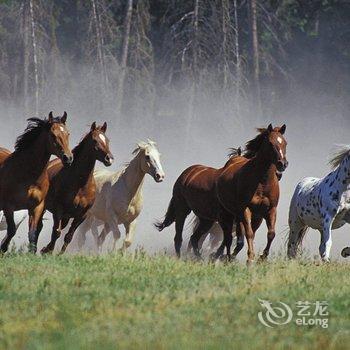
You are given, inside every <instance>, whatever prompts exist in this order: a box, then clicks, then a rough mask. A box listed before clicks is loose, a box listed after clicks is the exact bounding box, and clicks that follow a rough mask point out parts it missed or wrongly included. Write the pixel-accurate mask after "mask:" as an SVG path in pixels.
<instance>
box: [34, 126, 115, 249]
mask: <svg viewBox="0 0 350 350" xmlns="http://www.w3.org/2000/svg"><path fill="white" fill-rule="evenodd" d="M106 130H107V123H104V124H103V126H96V123H95V122H94V123H92V125H91V129H90V132H89V133H87V134H86V135H85V136H84V138H83V139H82V140H81V141H80V143H79V144H78V146H76V147H75V148H74V149H73V155H74V160H73V163H72V165H71V166H70V167H69V168H64V167H63V165H62V163H61V161H60V160H59V159H55V160H53V161H51V162H50V164H49V166H48V174H49V179H50V189H49V194H48V196H47V200H46V208H47V209H48V210H49V211H50V212H51V213H52V216H53V228H52V235H51V241H50V243H49V244H48V245H47V246H46V247H45V248H43V249H42V250H41V252H42V253H51V252H52V251H53V249H54V248H55V243H56V240H57V239H58V237H59V236H60V234H61V230H63V229H64V228H65V227H66V226H67V224H68V222H69V219H71V218H73V222H72V224H71V226H70V228H69V231H68V233H67V234H66V235H65V237H64V244H63V247H62V250H61V253H63V252H64V251H65V250H66V248H67V246H68V244H69V243H70V241H71V240H72V238H73V235H74V232H75V230H76V229H77V228H78V226H79V225H80V224H81V223H82V222H83V221H84V220H85V217H86V212H87V211H88V210H89V209H90V208H91V206H92V205H93V203H94V201H95V192H96V184H95V180H94V176H93V172H94V167H95V163H96V160H99V161H100V162H102V163H103V164H104V165H105V166H110V165H111V164H112V162H113V156H112V154H111V152H110V150H109V140H108V138H107V137H106V135H105V132H106Z"/></svg>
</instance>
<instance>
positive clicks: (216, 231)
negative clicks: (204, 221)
mask: <svg viewBox="0 0 350 350" xmlns="http://www.w3.org/2000/svg"><path fill="white" fill-rule="evenodd" d="M222 240H223V234H222V230H221V227H220V225H218V224H216V223H214V225H213V226H212V228H211V229H210V236H209V245H210V250H211V251H213V250H215V249H217V248H218V245H219V244H220V243H221V242H222Z"/></svg>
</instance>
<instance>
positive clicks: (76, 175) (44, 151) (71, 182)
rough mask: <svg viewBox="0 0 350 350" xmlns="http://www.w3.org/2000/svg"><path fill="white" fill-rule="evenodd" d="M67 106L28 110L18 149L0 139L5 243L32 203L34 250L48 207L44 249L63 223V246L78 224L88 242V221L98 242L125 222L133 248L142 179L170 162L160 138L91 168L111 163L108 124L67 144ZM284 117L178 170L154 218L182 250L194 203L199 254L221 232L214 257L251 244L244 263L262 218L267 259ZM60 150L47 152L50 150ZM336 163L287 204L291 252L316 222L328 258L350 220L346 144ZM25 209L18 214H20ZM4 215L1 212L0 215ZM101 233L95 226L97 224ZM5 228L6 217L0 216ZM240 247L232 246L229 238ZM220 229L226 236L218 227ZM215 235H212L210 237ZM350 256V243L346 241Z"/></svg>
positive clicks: (159, 176) (4, 245)
mask: <svg viewBox="0 0 350 350" xmlns="http://www.w3.org/2000/svg"><path fill="white" fill-rule="evenodd" d="M66 120H67V113H66V112H64V114H63V115H62V116H60V117H53V115H52V112H50V114H49V116H48V118H45V119H40V118H30V119H28V122H29V123H28V126H27V128H26V129H25V131H24V132H23V134H22V135H20V136H19V137H18V138H17V140H16V144H15V149H14V151H13V152H11V151H9V150H7V149H4V148H0V210H1V211H2V212H1V215H4V217H5V219H6V229H7V233H6V235H5V237H4V238H3V239H2V241H1V246H0V250H1V252H3V253H4V252H6V251H7V250H8V247H9V244H10V241H11V239H12V238H13V237H14V235H15V234H16V230H17V228H18V225H19V224H18V222H17V219H16V213H18V211H20V210H27V211H28V217H29V233H28V238H29V251H30V252H32V253H36V251H37V242H38V237H39V234H40V232H41V230H42V228H43V215H44V213H45V211H49V212H51V213H52V218H53V227H52V234H51V240H50V242H49V243H48V244H47V245H46V246H45V247H44V248H43V249H42V250H41V253H43V254H44V253H51V252H53V250H54V248H55V243H56V241H57V239H58V238H59V237H60V235H61V231H62V230H63V229H65V228H66V227H67V226H68V224H69V223H70V225H69V229H68V232H67V233H66V234H65V236H64V243H63V246H62V248H61V252H62V253H63V252H64V251H65V250H66V248H67V246H68V245H69V243H70V242H71V240H72V238H73V236H74V233H75V231H76V230H77V229H78V227H79V226H80V229H79V237H78V238H79V239H78V246H79V247H82V246H83V245H84V242H85V237H86V233H87V232H88V231H89V230H91V232H92V234H93V236H94V237H95V242H96V244H97V245H98V246H99V247H100V246H101V245H102V244H103V242H104V240H105V238H106V236H107V234H108V233H110V232H111V233H112V234H113V239H114V244H116V242H117V241H118V239H119V238H120V236H121V234H120V231H119V226H120V225H124V227H125V231H126V237H125V240H124V243H123V247H122V249H126V248H128V247H129V246H130V245H131V243H132V241H133V237H134V233H135V224H136V219H137V217H138V215H139V214H140V211H141V209H142V202H143V199H142V185H143V182H144V177H145V175H146V174H149V175H150V176H151V177H153V179H154V180H155V181H156V182H158V183H159V182H162V181H163V179H164V171H163V168H162V165H161V162H160V153H159V151H158V149H157V147H156V144H155V142H153V141H150V140H148V141H147V142H140V143H139V144H138V145H137V148H136V149H135V150H134V151H133V155H134V158H133V159H132V160H131V161H130V163H128V164H127V165H126V166H125V167H124V168H123V169H122V170H120V171H118V172H110V171H107V170H105V169H101V170H95V169H94V168H95V163H96V161H97V160H98V161H100V162H102V163H103V164H104V165H105V166H106V167H108V166H110V165H111V164H112V163H113V159H114V158H113V155H112V153H111V151H110V149H109V139H108V137H107V136H106V131H107V124H106V123H104V124H103V125H96V123H95V122H94V123H92V125H91V127H90V130H89V131H88V132H87V133H86V134H85V135H84V136H83V138H82V140H81V141H80V143H79V144H78V145H77V146H76V147H75V148H73V150H71V149H70V146H69V131H68V128H67V126H66ZM285 131H286V125H282V126H281V127H273V126H272V125H271V124H270V125H269V126H268V127H267V128H260V129H258V135H257V136H256V137H255V138H254V139H252V140H250V141H248V142H247V143H246V145H245V149H244V150H243V151H242V150H241V149H240V148H237V149H232V152H231V153H230V155H229V160H228V161H227V162H226V164H225V165H224V166H223V167H222V168H218V169H216V168H212V167H207V166H204V165H193V166H191V167H189V168H187V169H186V170H184V171H183V172H182V174H181V175H180V176H179V177H178V179H177V180H176V182H175V185H174V187H173V194H172V198H171V201H170V203H169V206H168V210H167V212H166V214H165V218H164V220H163V221H160V222H157V223H155V226H156V228H157V229H158V230H159V231H162V230H163V229H164V228H166V227H168V226H170V225H171V224H172V223H175V231H176V234H175V238H174V242H175V251H176V254H177V255H178V256H179V257H180V254H181V246H182V232H183V227H184V223H185V220H186V217H187V216H188V215H189V214H190V213H191V212H193V213H194V214H195V216H196V225H195V228H194V231H193V234H192V236H191V238H190V241H189V245H188V248H189V249H193V253H194V255H195V256H196V257H198V258H199V257H201V247H202V244H203V239H204V238H205V237H206V235H208V234H211V235H212V236H213V237H214V238H215V237H216V240H218V238H217V237H219V236H220V234H219V233H216V234H215V232H217V230H216V229H215V227H218V226H219V227H220V228H221V230H222V233H223V236H222V237H223V238H222V239H220V243H221V244H220V245H219V247H218V248H217V250H216V251H215V252H214V253H213V254H212V255H211V257H212V258H213V259H219V258H221V257H223V256H224V255H223V254H224V252H225V249H226V257H227V258H228V259H231V258H234V257H235V256H236V255H237V254H238V253H239V252H240V250H241V249H242V248H243V246H244V237H245V238H246V241H247V245H248V263H249V264H250V263H252V262H253V261H254V259H255V253H254V237H255V232H256V230H257V229H258V228H259V227H260V225H261V224H262V222H263V220H265V221H266V225H267V228H268V233H267V245H266V247H265V249H264V251H263V253H262V255H261V256H260V259H266V258H267V257H268V255H269V252H270V247H271V244H272V241H273V239H274V237H275V224H276V215H277V207H278V201H279V195H280V189H279V181H280V179H281V177H282V173H283V172H284V171H285V170H286V168H287V167H288V161H287V158H286V149H287V141H286V139H285V137H284V134H285ZM52 155H53V156H56V157H57V158H55V159H53V160H51V161H50V158H51V156H52ZM330 163H331V166H332V170H331V172H330V173H329V174H327V175H326V176H325V177H323V178H311V177H309V178H305V179H303V180H302V181H300V182H299V183H298V185H297V186H296V189H295V191H294V195H293V198H292V200H291V205H290V210H289V228H290V230H289V237H288V256H289V257H291V258H294V257H295V256H296V254H297V252H298V248H299V247H300V245H301V242H302V240H303V238H304V235H305V233H306V231H307V228H309V227H311V228H313V229H316V230H319V231H320V233H321V243H320V246H319V252H320V256H321V258H322V260H324V261H329V258H330V249H331V245H332V233H331V231H332V229H337V228H339V227H341V226H343V225H344V224H346V223H350V147H348V146H346V147H343V148H342V149H341V150H340V151H339V152H337V153H336V154H335V155H334V156H333V158H332V160H331V162H330ZM24 218H25V216H23V215H22V216H21V219H20V220H21V221H23V220H24ZM0 221H1V220H0ZM100 226H102V232H100V233H99V227H100ZM0 230H1V223H0ZM234 236H236V238H237V240H236V246H235V248H234V250H233V253H232V254H231V245H232V241H233V237H234ZM220 237H221V236H220ZM212 240H213V239H212ZM341 254H342V256H343V257H347V256H349V255H350V248H349V247H346V248H344V249H343V250H342V253H341Z"/></svg>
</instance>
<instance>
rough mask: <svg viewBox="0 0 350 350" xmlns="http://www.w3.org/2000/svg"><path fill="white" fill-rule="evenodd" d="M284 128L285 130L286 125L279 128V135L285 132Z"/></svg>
mask: <svg viewBox="0 0 350 350" xmlns="http://www.w3.org/2000/svg"><path fill="white" fill-rule="evenodd" d="M286 128H287V125H286V124H283V125H282V126H281V127H280V134H282V135H283V134H284V133H285V132H286Z"/></svg>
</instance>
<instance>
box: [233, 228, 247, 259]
mask: <svg viewBox="0 0 350 350" xmlns="http://www.w3.org/2000/svg"><path fill="white" fill-rule="evenodd" d="M236 236H237V242H236V247H235V249H234V251H233V254H232V255H233V258H235V257H236V256H237V254H238V253H239V252H240V251H241V250H242V248H243V247H244V226H243V223H242V222H238V223H237V224H236Z"/></svg>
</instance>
